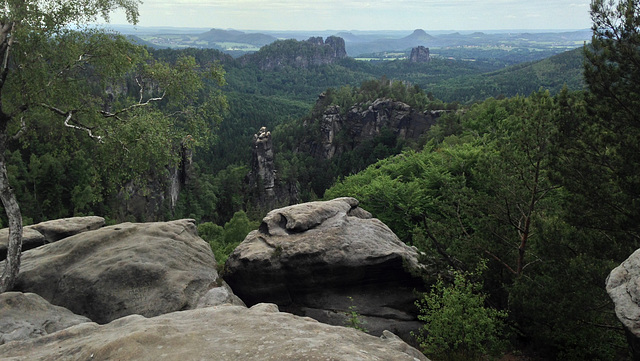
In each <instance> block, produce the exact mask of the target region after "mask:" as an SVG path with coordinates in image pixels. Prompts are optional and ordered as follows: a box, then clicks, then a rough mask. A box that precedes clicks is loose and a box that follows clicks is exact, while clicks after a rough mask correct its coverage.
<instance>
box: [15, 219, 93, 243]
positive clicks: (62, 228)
mask: <svg viewBox="0 0 640 361" xmlns="http://www.w3.org/2000/svg"><path fill="white" fill-rule="evenodd" d="M104 224H105V221H104V218H102V217H98V216H86V217H71V218H62V219H54V220H52V221H46V222H40V223H38V224H34V225H33V226H28V227H27V228H32V229H35V230H36V231H38V232H40V233H41V234H42V235H43V236H44V237H45V239H46V240H47V243H53V242H57V241H59V240H61V239H63V238H67V237H71V236H74V235H76V234H79V233H82V232H87V231H93V230H96V229H98V228H101V227H104Z"/></svg>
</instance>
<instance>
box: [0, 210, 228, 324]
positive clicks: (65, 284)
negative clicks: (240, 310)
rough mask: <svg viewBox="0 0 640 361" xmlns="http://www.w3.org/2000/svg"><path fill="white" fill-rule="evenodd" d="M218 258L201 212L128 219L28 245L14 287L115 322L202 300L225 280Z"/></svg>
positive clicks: (102, 320) (192, 305)
mask: <svg viewBox="0 0 640 361" xmlns="http://www.w3.org/2000/svg"><path fill="white" fill-rule="evenodd" d="M215 265H216V262H215V259H214V256H213V253H212V251H211V248H210V247H209V245H208V244H207V243H206V242H205V241H203V240H202V239H201V238H200V237H198V236H197V231H196V226H195V224H194V222H193V220H180V221H172V222H161V223H144V224H133V223H123V224H119V225H116V226H110V227H103V228H100V229H98V230H94V231H88V232H84V233H81V234H78V235H75V236H72V237H67V238H65V239H63V240H60V241H58V242H55V243H51V244H47V245H44V246H41V247H38V248H35V249H32V250H29V251H26V252H24V253H23V254H22V265H21V270H20V274H19V275H18V279H17V282H16V286H15V289H14V290H16V291H22V292H33V293H37V294H38V295H40V296H42V297H43V298H45V299H46V300H48V301H49V302H51V303H52V304H54V305H58V306H63V307H65V308H68V309H69V310H71V311H72V312H74V313H76V314H79V315H83V316H86V317H89V318H90V319H91V320H93V321H94V322H98V323H107V322H110V321H112V320H114V319H116V318H119V317H123V316H126V315H130V314H140V315H143V316H147V317H151V316H156V315H160V314H164V313H168V312H173V311H178V310H185V309H191V308H195V307H196V306H197V305H198V302H199V300H200V298H201V296H202V295H204V294H205V293H207V292H208V291H209V290H210V289H211V288H214V287H217V286H221V285H222V284H223V283H222V280H221V279H219V278H218V274H217V272H216V270H215ZM0 267H4V266H3V265H2V264H1V263H0Z"/></svg>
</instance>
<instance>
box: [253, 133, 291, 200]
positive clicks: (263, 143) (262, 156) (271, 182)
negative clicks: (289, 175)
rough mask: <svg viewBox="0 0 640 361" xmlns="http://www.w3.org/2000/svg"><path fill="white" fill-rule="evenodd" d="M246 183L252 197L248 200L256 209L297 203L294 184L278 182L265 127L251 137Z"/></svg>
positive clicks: (269, 137)
mask: <svg viewBox="0 0 640 361" xmlns="http://www.w3.org/2000/svg"><path fill="white" fill-rule="evenodd" d="M247 183H248V184H249V191H250V192H251V195H252V196H251V197H250V198H251V200H252V202H253V203H254V206H255V207H257V208H258V209H262V210H265V211H267V210H271V209H273V208H276V207H281V206H283V205H289V204H292V203H297V202H298V201H299V199H298V191H297V188H296V185H295V184H282V183H280V182H279V181H278V177H277V172H276V166H275V161H274V153H273V143H272V141H271V132H270V131H268V130H267V128H266V127H262V128H260V130H259V131H258V133H256V134H254V136H253V148H252V153H251V171H250V172H249V174H248V175H247Z"/></svg>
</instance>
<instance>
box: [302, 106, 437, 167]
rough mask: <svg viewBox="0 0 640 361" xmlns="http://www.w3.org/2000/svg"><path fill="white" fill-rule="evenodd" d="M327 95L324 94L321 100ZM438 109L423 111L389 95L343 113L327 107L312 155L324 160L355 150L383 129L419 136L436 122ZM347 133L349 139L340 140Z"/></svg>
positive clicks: (402, 135) (400, 135) (403, 135)
mask: <svg viewBox="0 0 640 361" xmlns="http://www.w3.org/2000/svg"><path fill="white" fill-rule="evenodd" d="M322 99H323V95H320V99H319V100H318V101H319V102H320V101H322ZM439 115H440V114H439V113H438V112H429V111H426V112H419V111H417V110H415V109H413V108H411V107H410V106H409V105H408V104H405V103H403V102H400V101H395V100H392V99H388V98H381V99H376V100H375V101H374V102H373V103H372V104H371V105H369V106H364V105H357V106H353V107H351V108H350V109H349V110H348V111H347V112H346V114H343V113H342V111H341V109H340V107H339V106H337V105H332V106H329V107H327V108H326V109H325V110H324V113H323V114H322V117H321V119H320V120H318V121H320V134H319V135H318V139H317V140H315V141H314V143H313V144H311V151H310V152H311V154H312V155H313V156H315V157H319V158H322V159H331V158H333V157H334V156H337V155H339V154H342V153H344V152H345V151H348V150H352V149H353V148H355V147H356V146H358V145H359V144H361V143H363V142H364V141H367V140H371V139H374V138H375V137H377V136H379V135H381V134H382V132H383V130H385V129H386V130H389V131H391V132H392V133H393V134H394V135H395V136H396V138H397V139H414V140H415V139H418V138H419V137H420V136H421V135H423V134H424V133H425V132H426V131H427V130H428V129H429V128H430V127H431V125H433V124H435V120H436V118H437V117H438V116H439ZM339 134H344V135H346V136H347V139H349V140H350V141H349V142H346V143H345V142H342V143H340V142H338V141H337V138H338V135H339Z"/></svg>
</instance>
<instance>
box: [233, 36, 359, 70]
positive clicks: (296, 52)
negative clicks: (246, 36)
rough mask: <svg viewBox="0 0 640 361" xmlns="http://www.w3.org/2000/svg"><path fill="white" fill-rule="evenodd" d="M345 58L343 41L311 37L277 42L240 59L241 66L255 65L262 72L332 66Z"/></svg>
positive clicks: (340, 39) (333, 37)
mask: <svg viewBox="0 0 640 361" xmlns="http://www.w3.org/2000/svg"><path fill="white" fill-rule="evenodd" d="M346 56H347V51H346V48H345V42H344V39H342V38H340V37H337V36H330V37H328V38H327V39H326V41H323V40H322V38H321V37H311V38H309V39H308V40H306V41H297V40H294V39H287V40H278V41H275V42H273V43H271V44H269V45H266V46H264V47H262V48H261V49H260V50H259V51H258V52H256V53H253V54H248V55H245V56H243V57H241V58H240V62H241V63H242V64H255V65H257V66H258V67H259V68H260V69H261V70H263V71H270V70H274V69H281V68H283V67H287V66H290V67H294V68H305V69H306V68H308V67H310V66H316V65H326V64H333V63H335V62H336V61H338V60H340V59H343V58H345V57H346Z"/></svg>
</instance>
